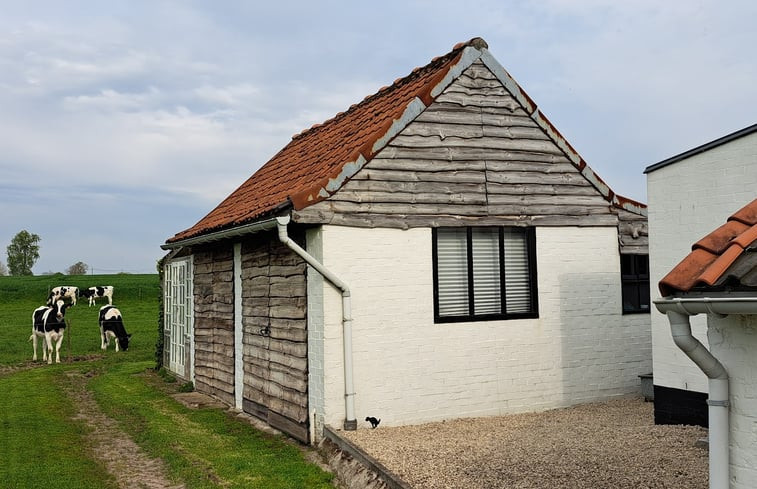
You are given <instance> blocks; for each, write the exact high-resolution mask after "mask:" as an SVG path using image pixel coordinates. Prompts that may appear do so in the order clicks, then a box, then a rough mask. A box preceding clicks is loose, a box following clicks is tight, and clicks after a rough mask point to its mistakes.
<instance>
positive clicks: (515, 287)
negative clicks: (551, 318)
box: [433, 227, 538, 323]
mask: <svg viewBox="0 0 757 489" xmlns="http://www.w3.org/2000/svg"><path fill="white" fill-rule="evenodd" d="M535 250H536V246H535V233H534V229H533V228H520V227H461V228H434V229H433V260H434V320H435V322H437V323H441V322H453V321H485V320H493V319H521V318H535V317H538V306H537V304H538V301H537V292H536V257H535V254H536V251H535Z"/></svg>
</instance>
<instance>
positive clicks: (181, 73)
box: [0, 0, 757, 274]
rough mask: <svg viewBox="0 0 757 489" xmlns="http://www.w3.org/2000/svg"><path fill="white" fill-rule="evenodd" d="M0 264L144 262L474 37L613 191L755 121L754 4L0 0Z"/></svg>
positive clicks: (114, 268)
mask: <svg viewBox="0 0 757 489" xmlns="http://www.w3.org/2000/svg"><path fill="white" fill-rule="evenodd" d="M0 7H1V8H2V15H0V262H2V263H4V264H6V263H7V261H6V255H5V248H6V247H7V245H8V244H9V243H10V241H11V239H12V238H13V236H14V235H15V234H16V233H17V232H18V231H20V230H22V229H26V230H28V231H29V232H32V233H36V234H38V235H39V236H40V237H41V243H40V244H41V250H40V254H41V257H40V259H39V261H38V262H37V264H36V266H35V267H34V273H35V274H41V273H47V272H59V271H60V272H63V271H65V269H66V268H67V267H68V266H70V265H72V264H73V263H76V262H78V261H83V262H85V263H87V264H88V265H89V266H90V268H92V269H94V272H95V273H114V272H121V271H124V272H132V273H151V272H154V270H155V262H156V260H157V259H159V258H160V257H161V256H162V255H163V251H162V250H161V249H160V245H161V244H162V243H163V242H165V240H166V239H167V238H169V237H170V236H172V235H173V234H175V233H176V232H178V231H181V230H183V229H185V228H187V227H189V226H191V225H193V224H194V223H195V222H197V221H198V220H199V219H200V218H201V217H203V216H204V215H205V214H206V213H207V212H209V211H210V210H211V209H212V208H213V207H215V205H216V204H218V203H219V202H220V200H221V199H223V198H224V197H225V196H226V195H228V194H229V193H230V192H231V191H232V190H234V188H236V187H237V186H238V185H239V184H241V183H242V181H244V180H245V179H246V178H247V177H249V176H250V175H251V174H252V173H254V171H255V170H257V169H258V168H259V167H260V166H261V165H262V164H263V163H265V162H266V161H267V160H268V159H269V158H271V156H273V155H274V154H275V153H276V152H277V151H278V150H279V149H281V148H282V147H283V146H284V145H286V144H287V143H288V141H289V140H290V138H291V136H292V135H293V134H296V133H299V132H300V131H302V130H303V129H305V128H308V127H310V126H311V125H313V124H314V123H317V122H321V121H323V120H325V119H328V118H330V117H331V116H333V115H334V114H336V113H337V112H339V111H342V110H344V109H346V108H348V107H349V106H350V105H351V104H353V103H355V102H358V101H360V100H362V99H363V98H364V97H365V96H366V95H369V94H372V93H374V92H376V91H377V90H378V89H379V88H380V87H382V86H384V85H387V84H390V83H392V81H394V80H395V79H396V78H399V77H401V76H404V75H406V74H408V73H409V72H410V71H411V70H412V69H413V68H414V67H416V66H422V65H425V64H426V63H428V62H429V61H430V60H431V59H432V58H433V57H435V56H439V55H442V54H445V53H447V52H449V51H450V50H451V49H452V47H453V46H454V45H455V44H456V43H458V42H462V41H467V40H468V39H471V38H473V37H477V36H480V37H483V38H484V39H485V40H486V41H487V43H488V44H489V50H490V51H491V52H492V54H493V55H494V57H495V58H496V59H497V60H498V61H499V62H500V63H501V64H502V65H503V66H504V67H505V68H506V69H507V70H508V71H509V72H510V74H511V75H512V76H513V77H514V78H515V79H516V80H517V81H518V82H519V83H520V85H521V86H522V87H523V88H524V89H525V90H526V92H527V93H528V94H529V95H530V96H531V98H533V99H534V100H535V101H536V103H537V104H538V105H539V107H540V108H541V110H542V111H543V112H544V113H545V114H546V115H547V117H548V118H549V119H550V120H551V121H552V123H553V124H554V125H555V126H556V127H557V128H558V129H559V130H560V132H562V134H563V135H564V136H565V137H566V138H567V139H568V141H570V142H571V144H572V145H573V146H574V147H575V148H576V149H577V151H578V152H579V153H580V154H581V155H582V156H583V157H584V159H585V160H586V161H587V162H588V163H589V165H590V166H591V167H592V168H593V169H594V170H595V171H596V172H597V173H598V174H599V175H600V176H601V177H602V178H603V179H604V180H605V181H606V182H607V183H608V184H609V185H610V187H611V188H613V189H614V190H615V191H616V192H617V193H619V194H621V195H625V196H627V197H630V198H633V199H636V200H641V201H646V181H645V177H644V175H643V171H644V169H645V168H646V167H647V166H649V165H651V164H654V163H656V162H658V161H660V160H663V159H665V158H667V157H669V156H672V155H675V154H678V153H680V152H683V151H685V150H688V149H691V148H693V147H695V146H698V145H700V144H703V143H706V142H708V141H711V140H713V139H716V138H718V137H721V136H724V135H726V134H728V133H731V132H733V131H736V130H738V129H741V128H743V127H746V126H749V125H751V124H754V123H755V122H757V121H756V120H755V119H757V117H756V116H755V114H757V112H756V111H755V109H756V108H757V84H756V82H757V58H755V55H754V47H755V46H757V30H755V29H754V25H753V24H754V20H755V19H756V18H757V2H753V1H752V0H743V1H741V0H733V1H728V2H720V1H697V0H680V1H676V0H671V1H668V2H660V1H659V0H634V1H633V2H617V1H614V0H543V1H539V2H527V1H510V0H506V1H505V0H491V1H481V2H477V1H475V0H470V1H469V2H460V1H459V0H455V1H447V0H435V1H430V0H429V1H413V0H403V1H394V0H382V1H381V2H347V1H343V2H334V1H325V2H313V1H302V2H293V1H288V0H278V1H276V2H255V1H231V0H229V1H218V2H201V1H160V0H151V1H135V0H125V1H115V0H114V1H107V2H102V1H76V0H70V1H66V2H59V1H53V0H50V1H35V0H29V1H27V2H14V1H10V0H0Z"/></svg>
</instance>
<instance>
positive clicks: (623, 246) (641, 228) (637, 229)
mask: <svg viewBox="0 0 757 489" xmlns="http://www.w3.org/2000/svg"><path fill="white" fill-rule="evenodd" d="M618 221H619V222H618V241H619V242H620V252H621V253H624V254H631V255H648V254H649V228H648V225H647V216H642V215H639V214H636V213H633V212H629V211H627V210H625V209H618Z"/></svg>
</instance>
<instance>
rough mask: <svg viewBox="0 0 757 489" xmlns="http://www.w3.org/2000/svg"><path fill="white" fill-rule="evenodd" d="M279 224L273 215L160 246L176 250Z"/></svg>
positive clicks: (252, 232)
mask: <svg viewBox="0 0 757 489" xmlns="http://www.w3.org/2000/svg"><path fill="white" fill-rule="evenodd" d="M277 224H278V221H277V220H276V218H275V217H272V218H270V219H264V220H262V221H255V222H251V223H248V224H243V225H241V226H235V227H233V228H229V229H223V230H221V231H216V232H213V233H207V234H201V235H199V236H193V237H191V238H186V239H180V240H178V241H172V242H170V243H165V244H162V245H160V247H161V248H162V249H164V250H174V249H177V248H182V247H184V246H194V245H203V244H208V243H213V242H215V241H220V240H223V239H229V238H239V237H242V236H246V235H248V234H255V233H259V232H261V231H268V230H270V229H274V228H276V226H277Z"/></svg>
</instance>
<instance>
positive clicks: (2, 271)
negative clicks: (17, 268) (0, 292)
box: [0, 261, 8, 277]
mask: <svg viewBox="0 0 757 489" xmlns="http://www.w3.org/2000/svg"><path fill="white" fill-rule="evenodd" d="M4 275H8V269H7V268H5V265H3V262H1V261H0V277H2V276H4Z"/></svg>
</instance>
